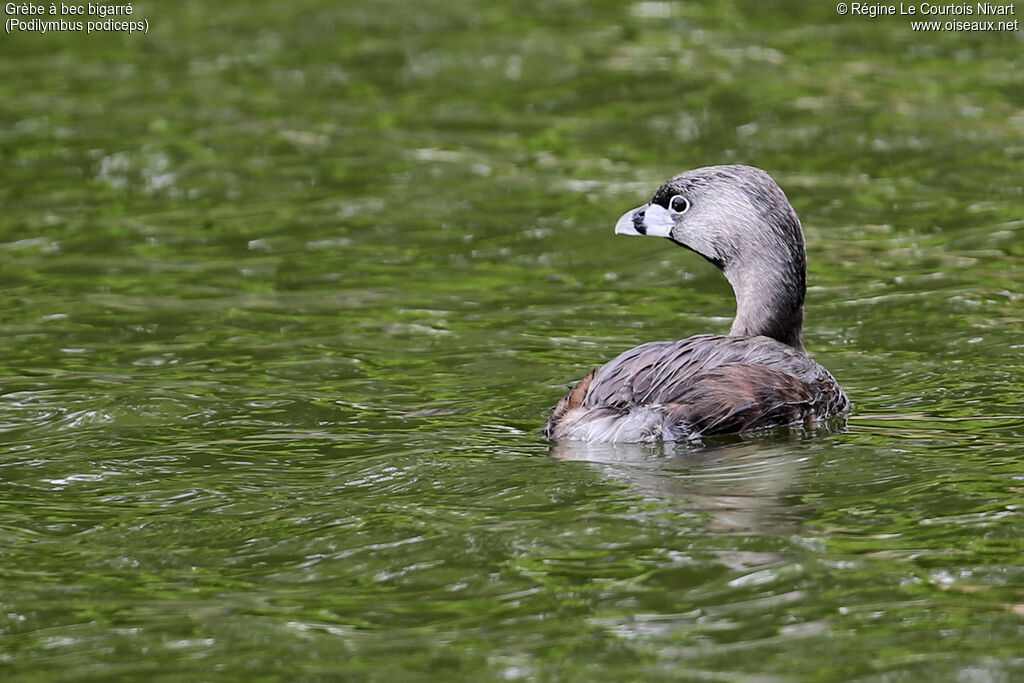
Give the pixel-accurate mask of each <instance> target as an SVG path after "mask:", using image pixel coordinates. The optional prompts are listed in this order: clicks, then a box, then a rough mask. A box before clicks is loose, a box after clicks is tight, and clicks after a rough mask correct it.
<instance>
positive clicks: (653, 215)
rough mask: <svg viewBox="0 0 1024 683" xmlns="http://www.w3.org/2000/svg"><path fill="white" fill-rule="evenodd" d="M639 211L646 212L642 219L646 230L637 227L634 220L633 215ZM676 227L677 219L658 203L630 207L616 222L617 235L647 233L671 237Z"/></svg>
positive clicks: (654, 235)
mask: <svg viewBox="0 0 1024 683" xmlns="http://www.w3.org/2000/svg"><path fill="white" fill-rule="evenodd" d="M637 211H643V212H644V218H643V220H642V221H641V225H642V226H643V229H644V232H640V231H639V230H637V229H636V224H635V223H634V222H633V216H634V214H636V212H637ZM674 227H675V221H673V220H672V218H671V216H669V213H668V210H667V209H665V208H662V207H661V206H658V205H657V204H645V205H643V206H638V207H636V208H635V209H630V210H629V211H627V212H626V213H624V214H622V217H621V218H619V220H618V221H616V223H615V234H616V235H641V236H642V235H647V236H648V237H669V236H670V235H671V234H672V228H674Z"/></svg>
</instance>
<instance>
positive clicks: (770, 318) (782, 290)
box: [722, 190, 807, 351]
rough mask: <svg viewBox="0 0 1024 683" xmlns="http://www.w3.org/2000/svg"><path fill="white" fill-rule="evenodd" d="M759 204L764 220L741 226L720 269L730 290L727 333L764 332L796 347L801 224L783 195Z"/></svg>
mask: <svg viewBox="0 0 1024 683" xmlns="http://www.w3.org/2000/svg"><path fill="white" fill-rule="evenodd" d="M778 192H779V194H782V193H781V190H779V191H778ZM762 208H767V210H766V211H763V212H761V216H762V217H764V218H765V219H766V222H767V225H762V226H760V229H757V230H744V231H743V232H742V235H743V239H742V240H741V241H740V243H738V244H736V245H735V246H736V247H737V248H736V250H735V251H734V252H733V255H732V258H730V259H728V261H726V262H725V264H724V265H723V268H722V270H723V272H724V273H725V276H726V278H727V279H728V280H729V283H730V284H731V285H732V288H733V291H734V292H735V293H736V318H735V320H734V321H733V324H732V329H731V330H730V332H729V334H731V335H735V336H741V335H742V336H748V335H749V336H754V335H764V336H766V337H771V338H773V339H776V340H778V341H780V342H782V343H783V344H788V345H789V346H792V347H793V348H795V349H798V350H801V351H802V350H803V348H804V346H803V324H804V296H805V294H806V292H807V257H806V254H805V252H804V238H803V229H802V228H801V226H800V219H799V218H797V215H796V212H795V211H793V208H792V207H791V206H790V205H789V202H788V201H787V200H786V199H785V196H784V195H783V197H782V202H777V201H776V202H772V205H771V206H770V207H762Z"/></svg>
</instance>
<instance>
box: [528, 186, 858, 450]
mask: <svg viewBox="0 0 1024 683" xmlns="http://www.w3.org/2000/svg"><path fill="white" fill-rule="evenodd" d="M615 232H616V233H617V234H621V235H647V236H649V237H664V238H667V239H669V240H671V241H672V242H675V243H676V244H678V245H680V246H683V247H686V248H687V249H691V250H693V251H695V252H697V253H698V254H700V255H701V256H703V257H704V258H706V259H707V260H708V261H711V263H713V264H715V265H716V266H718V268H720V269H721V270H722V272H723V273H725V277H726V278H727V279H728V280H729V283H730V284H731V285H732V288H733V291H734V292H735V294H736V318H735V320H734V321H733V324H732V329H731V330H730V331H729V334H728V336H723V335H717V334H702V335H697V336H695V337H690V338H689V339H683V340H681V341H664V342H650V343H648V344H641V345H640V346H638V347H636V348H634V349H630V350H629V351H626V352H625V353H623V354H621V355H620V356H619V357H617V358H615V359H614V360H612V361H610V362H609V363H607V364H605V365H604V366H603V367H600V368H598V369H597V370H594V371H592V372H591V373H590V374H589V375H587V376H586V377H584V378H583V379H582V380H580V382H579V383H578V384H577V385H576V386H575V387H574V388H573V389H572V390H571V391H570V392H569V393H568V394H567V395H566V397H565V398H563V399H562V400H561V402H560V403H559V404H558V406H557V407H556V408H555V412H554V414H552V416H551V419H550V420H548V423H547V426H545V427H544V429H543V434H544V435H545V436H547V437H548V438H550V439H578V440H584V441H623V442H638V441H657V440H665V441H681V440H687V439H699V438H700V437H703V436H713V435H717V434H731V433H735V432H741V431H745V430H751V429H759V428H762V427H773V426H781V425H788V424H794V423H800V422H809V421H816V420H822V419H826V418H830V417H833V416H836V415H840V414H842V413H844V412H846V411H848V410H849V409H850V400H849V399H848V398H847V397H846V394H845V393H844V392H843V390H842V389H841V388H840V387H839V384H838V383H837V382H836V380H835V378H833V377H832V375H831V374H830V373H829V371H828V370H826V369H825V368H823V367H822V366H821V365H819V364H818V363H816V362H814V361H813V360H811V358H810V357H809V356H808V355H807V352H806V351H804V346H803V341H802V328H803V319H804V294H805V293H806V290H807V286H806V279H807V266H806V258H805V254H804V235H803V229H802V228H801V227H800V219H799V218H797V215H796V211H794V210H793V207H792V206H791V205H790V203H789V200H788V199H786V195H785V194H784V193H783V192H782V189H781V188H779V186H778V185H777V184H776V183H775V181H774V180H772V178H771V176H769V175H768V174H767V173H765V172H764V171H762V170H761V169H758V168H753V167H751V166H708V167H706V168H698V169H696V170H693V171H687V172H686V173H682V174H680V175H677V176H676V177H674V178H672V179H671V180H669V181H668V182H667V183H665V184H664V185H662V186H661V187H660V188H658V191H657V192H655V193H654V196H653V197H652V198H651V201H650V202H648V203H647V204H644V205H643V206H640V207H637V208H636V209H632V210H630V211H627V212H626V213H625V214H623V216H622V217H621V218H620V219H619V221H618V223H616V224H615Z"/></svg>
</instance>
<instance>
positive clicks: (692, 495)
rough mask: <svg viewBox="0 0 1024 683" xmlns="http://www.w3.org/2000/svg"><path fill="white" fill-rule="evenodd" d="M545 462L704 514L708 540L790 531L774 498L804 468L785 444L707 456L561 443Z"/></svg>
mask: <svg viewBox="0 0 1024 683" xmlns="http://www.w3.org/2000/svg"><path fill="white" fill-rule="evenodd" d="M551 454H552V456H554V457H555V458H557V459H559V460H567V461H569V460H572V461H585V462H589V463H592V465H593V467H594V468H595V469H597V470H599V471H600V472H601V473H602V475H603V476H605V477H607V478H609V479H613V480H615V481H617V482H621V483H623V484H626V485H628V486H629V487H630V488H631V489H633V490H634V491H636V492H637V493H640V494H642V495H643V496H645V497H654V498H657V499H659V500H662V501H664V502H665V503H666V504H667V505H668V506H669V507H670V508H672V509H675V510H686V511H689V512H693V511H700V512H704V513H707V514H708V516H709V517H708V523H707V526H706V530H707V531H709V532H713V533H745V534H762V533H782V532H788V531H792V529H793V525H794V515H793V507H792V505H791V504H789V503H787V502H785V501H783V500H781V497H782V495H783V494H784V493H785V492H786V491H787V490H788V489H790V488H792V487H793V484H794V483H795V481H796V479H797V477H798V474H799V471H800V467H801V464H802V463H803V462H806V461H807V457H806V455H804V454H802V453H801V451H800V449H799V447H798V448H794V444H793V443H790V442H788V441H787V442H785V443H778V444H772V443H765V442H763V441H754V442H745V443H731V444H725V445H719V446H716V447H712V448H697V447H695V446H693V445H689V444H684V443H666V444H622V443H587V442H582V441H565V442H559V443H556V444H554V445H553V446H552V449H551ZM663 512H664V511H663V510H662V511H658V513H657V514H662V513H663Z"/></svg>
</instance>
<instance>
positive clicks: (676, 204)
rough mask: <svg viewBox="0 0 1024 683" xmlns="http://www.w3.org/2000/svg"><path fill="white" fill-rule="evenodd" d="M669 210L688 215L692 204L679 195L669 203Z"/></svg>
mask: <svg viewBox="0 0 1024 683" xmlns="http://www.w3.org/2000/svg"><path fill="white" fill-rule="evenodd" d="M668 208H669V209H671V210H672V211H674V212H675V213H686V210H687V209H689V208H690V202H689V200H687V199H686V197H684V196H683V195H681V194H677V195H675V196H674V197H672V199H670V200H669V202H668Z"/></svg>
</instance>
